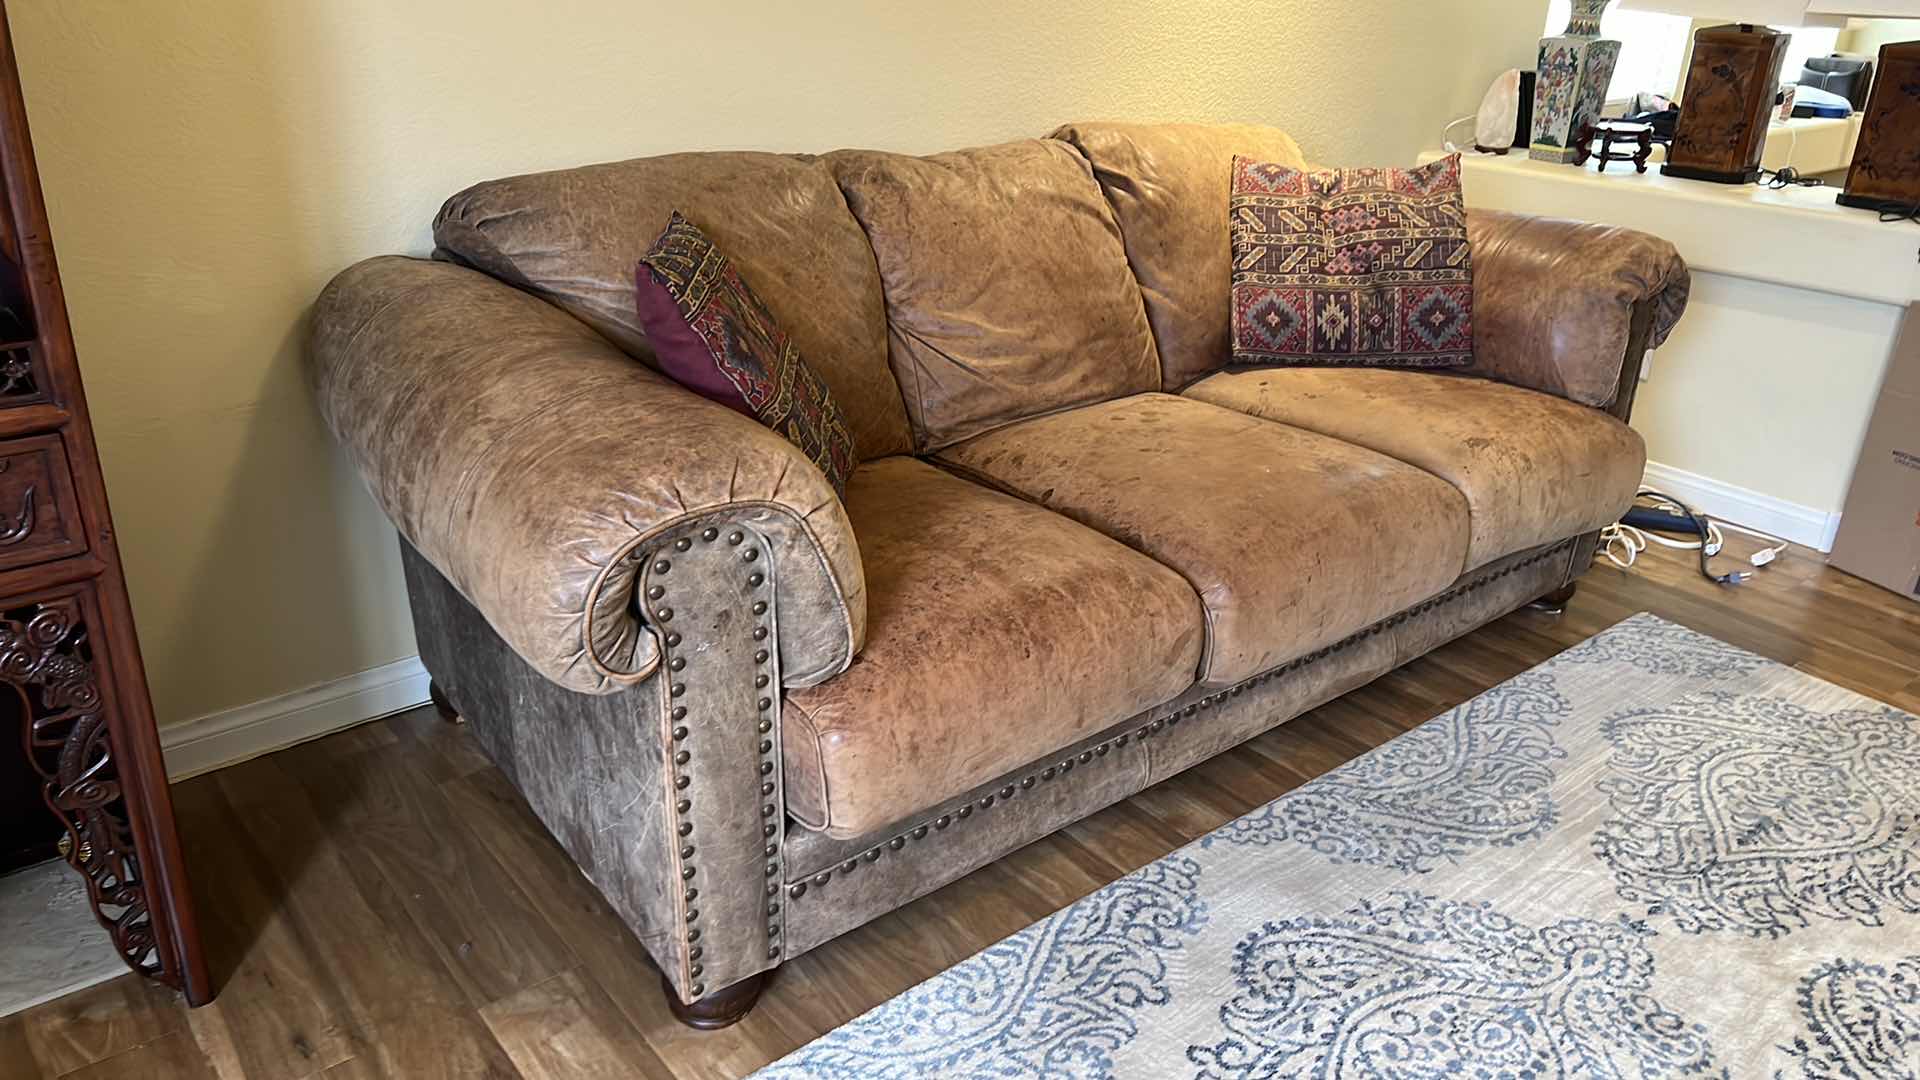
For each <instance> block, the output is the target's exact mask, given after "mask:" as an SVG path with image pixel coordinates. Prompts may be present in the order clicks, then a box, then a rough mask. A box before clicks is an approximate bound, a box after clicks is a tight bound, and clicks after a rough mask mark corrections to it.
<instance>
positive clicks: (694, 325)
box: [634, 211, 854, 495]
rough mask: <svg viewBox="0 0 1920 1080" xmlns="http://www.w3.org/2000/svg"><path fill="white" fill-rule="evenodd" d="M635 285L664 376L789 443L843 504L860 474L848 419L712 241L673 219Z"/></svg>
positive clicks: (678, 218) (685, 222) (643, 322)
mask: <svg viewBox="0 0 1920 1080" xmlns="http://www.w3.org/2000/svg"><path fill="white" fill-rule="evenodd" d="M634 279H635V280H634V286H635V302H636V303H637V305H638V307H639V315H640V326H641V329H642V330H644V331H645V332H646V335H647V343H648V344H649V345H651V346H653V353H654V357H655V359H656V360H657V362H658V363H659V365H660V370H661V371H662V372H663V373H664V374H666V375H667V376H668V377H669V378H671V379H673V380H674V381H675V382H677V383H679V384H680V385H682V386H684V387H686V388H687V389H689V390H692V391H693V392H695V393H697V394H699V395H701V396H702V397H706V398H710V399H712V400H714V401H717V402H719V403H720V404H722V405H725V406H727V407H729V408H732V409H735V410H738V411H739V412H742V413H745V414H746V415H748V416H751V417H753V418H754V419H755V420H758V421H759V422H761V423H762V424H765V425H766V426H767V427H770V428H772V429H773V430H775V431H777V432H779V433H780V434H781V435H783V436H785V437H786V439H787V441H788V442H791V443H792V444H793V445H795V446H797V447H799V448H800V450H801V452H802V453H804V454H806V455H807V457H808V458H809V459H810V460H811V461H812V462H813V463H814V464H815V465H818V466H820V471H821V472H823V473H826V474H827V479H828V480H830V481H832V483H833V489H834V490H835V491H837V492H840V493H841V494H843V495H844V494H845V493H846V490H847V478H848V477H850V476H852V475H853V466H854V453H853V435H852V433H851V432H850V431H849V430H848V429H847V423H846V418H845V417H844V416H842V415H841V412H840V407H839V406H838V405H837V404H835V403H834V400H833V397H832V395H831V394H830V393H828V391H827V384H826V383H823V382H821V381H820V379H819V377H818V376H816V375H814V373H813V371H812V369H810V368H808V367H807V363H806V361H805V360H802V359H801V358H800V351H799V350H798V349H796V348H795V347H794V345H793V342H792V341H791V340H789V339H788V337H787V334H786V331H784V330H782V329H780V326H779V324H777V323H775V322H774V320H773V314H772V313H771V312H769V311H768V310H767V307H766V305H765V304H763V303H761V302H760V298H759V297H758V296H756V295H754V292H753V290H752V289H750V288H748V287H747V283H746V282H745V281H742V280H741V278H740V274H739V272H738V271H736V270H735V269H734V267H733V263H732V262H730V261H729V260H728V259H727V257H726V256H725V255H723V254H721V252H720V249H719V248H717V247H715V246H714V245H713V241H711V240H709V239H708V238H707V236H706V234H705V233H703V232H701V231H700V230H699V229H698V228H697V227H695V226H694V224H693V223H692V222H690V221H688V220H687V219H686V218H684V217H681V216H680V213H679V212H678V211H675V212H674V214H673V216H672V218H670V219H669V220H668V222H667V228H666V231H665V232H663V233H661V234H660V238H659V239H658V240H655V241H654V242H653V248H652V249H651V250H649V251H648V252H647V253H646V254H645V255H644V256H642V257H641V259H640V263H639V265H638V266H637V267H636V268H635V272H634Z"/></svg>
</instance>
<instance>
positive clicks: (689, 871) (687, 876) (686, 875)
mask: <svg viewBox="0 0 1920 1080" xmlns="http://www.w3.org/2000/svg"><path fill="white" fill-rule="evenodd" d="M680 880H681V881H692V880H693V867H691V866H689V867H687V868H686V869H685V870H682V871H680Z"/></svg>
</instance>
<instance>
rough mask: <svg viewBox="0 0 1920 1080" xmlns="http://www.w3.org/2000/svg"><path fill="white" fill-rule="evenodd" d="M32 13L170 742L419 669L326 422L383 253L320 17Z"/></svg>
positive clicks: (89, 355) (99, 422) (37, 75)
mask: <svg viewBox="0 0 1920 1080" xmlns="http://www.w3.org/2000/svg"><path fill="white" fill-rule="evenodd" d="M105 12H107V6H106V5H100V4H36V5H27V4H15V5H13V11H12V18H13V21H14V24H15V27H16V36H17V38H18V51H19V54H20V63H21V67H22V69H23V76H24V81H25V84H26V94H27V100H28V104H29V107H30V110H31V123H32V125H33V129H34V135H35V137H36V138H35V141H36V144H37V149H38V151H39V156H40V162H41V171H42V182H43V183H44V185H45V187H46V189H47V198H48V202H49V204H50V212H51V216H52V225H53V235H54V239H55V243H56V246H57V248H58V251H59V255H60V260H61V269H62V272H63V277H64V279H65V282H66V286H67V296H68V303H69V305H70V307H71V309H72V313H73V323H74V331H75V337H76V340H77V346H78V351H79V355H80V359H81V367H82V371H83V373H84V375H85V378H86V382H87V388H88V392H89V396H90V401H91V404H92V408H93V412H94V415H95V420H96V427H97V429H98V436H97V437H98V439H99V442H100V448H101V456H102V458H103V461H104V464H105V468H106V473H107V481H108V488H109V491H110V493H111V497H112V500H113V509H114V516H115V519H116V524H117V526H118V528H119V530H120V533H121V535H122V537H123V550H124V553H125V560H126V565H127V575H128V578H129V582H130V585H131V587H132V590H133V593H134V607H135V611H136V614H137V617H138V619H139V626H140V636H141V642H142V646H143V650H144V652H145V654H146V659H147V669H148V672H149V677H150V680H151V682H152V686H153V692H154V701H155V706H156V711H157V713H158V715H159V716H160V717H161V720H162V723H163V724H164V723H169V722H177V721H180V720H184V719H187V718H190V717H193V716H196V715H200V714H203V713H206V712H210V711H213V710H216V709H219V708H221V707H226V706H231V705H235V704H238V703H244V702H250V701H255V700H259V699H262V698H267V697H271V696H273V695H277V694H282V693H286V692H289V691H291V690H295V689H298V688H300V687H302V686H305V685H308V684H311V683H314V682H316V681H320V680H323V679H328V678H334V677H338V676H340V675H344V674H347V673H350V672H353V671H357V670H361V669H364V668H367V667H371V666H374V665H376V664H379V663H382V662H385V661H388V660H391V659H393V658H394V657H396V656H404V655H407V654H409V653H411V652H412V651H413V647H412V641H411V634H410V626H409V622H408V620H407V618H406V614H405V605H404V596H403V595H401V593H400V591H399V580H400V578H399V571H398V558H397V552H396V551H395V548H394V543H393V538H392V534H391V532H390V530H388V529H386V528H385V527H384V523H383V522H381V521H380V520H379V518H378V515H377V514H374V513H371V512H370V508H369V507H368V506H367V505H366V504H367V500H366V497H365V495H364V494H363V493H362V492H360V491H359V489H358V486H357V484H356V482H355V481H354V480H353V477H352V474H351V471H350V470H349V469H347V468H346V467H345V466H344V464H343V463H342V462H340V461H339V460H338V459H337V451H336V450H335V449H334V447H333V445H332V443H331V440H330V439H329V438H328V437H327V435H326V433H325V431H324V430H323V428H322V426H321V425H320V422H319V419H318V417H317V415H316V414H315V412H314V409H313V406H312V403H311V399H310V394H309V393H308V390H307V387H306V384H305V378H304V373H303V370H302V366H301V351H302V348H303V339H304V336H305V326H304V313H305V311H306V310H307V308H308V306H309V305H310V304H311V301H312V298H313V296H314V294H315V293H316V292H317V291H318V290H319V288H320V285H321V284H322V283H324V281H325V280H326V278H327V276H329V275H330V274H331V273H332V272H333V270H335V269H337V268H338V267H339V266H341V265H343V264H345V263H346V262H349V261H351V259H352V258H354V257H355V256H357V255H358V254H359V252H360V251H362V250H364V248H365V246H367V245H369V244H371V243H373V242H374V240H373V238H372V237H370V236H369V235H367V234H368V232H369V230H370V228H372V227H373V226H371V225H370V224H369V223H367V222H365V221H363V220H356V209H357V208H356V206H355V205H354V204H352V203H351V202H349V201H348V200H346V199H344V198H343V197H342V194H343V193H342V191H341V190H340V187H339V177H340V173H339V172H338V170H337V169H330V168H326V167H324V163H326V162H328V161H329V160H330V159H332V158H333V156H334V154H333V147H332V146H331V138H330V137H331V135H332V134H333V127H332V125H333V124H334V123H337V122H338V119H337V115H336V110H335V108H334V106H335V104H336V103H335V101H334V95H335V92H336V88H335V87H333V86H331V85H329V84H328V83H327V82H326V81H325V80H311V79H305V78H302V77H300V76H301V73H302V72H303V71H310V70H311V68H312V58H313V55H314V54H313V52H312V49H313V48H314V46H316V45H318V44H320V42H318V41H316V40H315V39H314V37H313V36H312V33H311V32H312V31H313V30H314V29H316V28H315V27H312V26H302V25H300V21H299V15H300V14H301V13H300V11H299V6H298V5H285V6H284V7H282V6H280V5H258V4H250V3H232V4H157V5H134V6H126V7H122V6H119V5H114V6H113V7H112V10H111V16H110V19H111V22H109V18H108V17H106V16H105V15H104V13H105Z"/></svg>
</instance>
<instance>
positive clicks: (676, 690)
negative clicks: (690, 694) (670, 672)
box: [667, 683, 687, 697]
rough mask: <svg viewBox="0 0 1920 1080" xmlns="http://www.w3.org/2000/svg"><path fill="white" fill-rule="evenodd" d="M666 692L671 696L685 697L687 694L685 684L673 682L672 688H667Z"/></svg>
mask: <svg viewBox="0 0 1920 1080" xmlns="http://www.w3.org/2000/svg"><path fill="white" fill-rule="evenodd" d="M667 693H668V694H670V695H672V696H673V697H685V696H686V694H687V687H686V684H685V683H674V684H673V687H672V689H670V690H668V691H667Z"/></svg>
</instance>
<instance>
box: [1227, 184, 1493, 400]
mask: <svg viewBox="0 0 1920 1080" xmlns="http://www.w3.org/2000/svg"><path fill="white" fill-rule="evenodd" d="M1228 230H1229V231H1230V232H1231V234H1232V239H1233V294H1232V295H1233V300H1232V305H1233V310H1232V323H1233V362H1234V363H1236V364H1272V363H1280V364H1330V365H1331V364H1345V365H1358V366H1373V367H1388V366H1391V367H1459V366H1461V365H1463V364H1467V363H1471V362H1472V360H1473V263H1472V257H1471V254H1470V252H1469V251H1468V248H1467V218H1466V208H1465V205H1464V204H1463V203H1462V201H1461V196H1460V157H1459V155H1457V154H1456V155H1453V156H1451V157H1448V158H1444V159H1442V160H1440V161H1436V162H1434V163H1433V164H1431V165H1423V166H1421V167H1420V168H1417V169H1327V170H1322V171H1317V172H1306V171H1302V170H1300V169H1295V168H1290V167H1288V166H1286V165H1275V164H1271V163H1263V162H1259V161H1254V160H1252V159H1249V158H1244V157H1236V158H1234V159H1233V194H1232V202H1231V206H1230V214H1229V217H1228Z"/></svg>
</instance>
